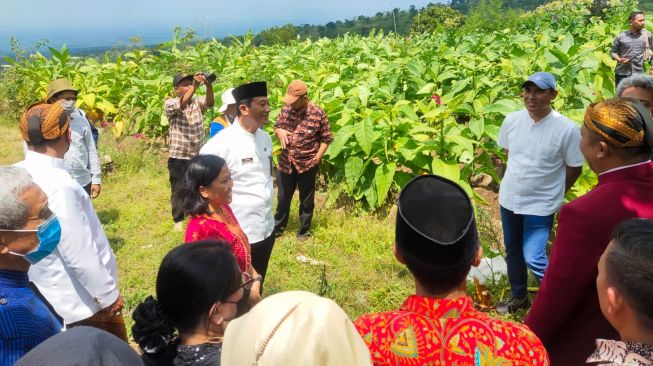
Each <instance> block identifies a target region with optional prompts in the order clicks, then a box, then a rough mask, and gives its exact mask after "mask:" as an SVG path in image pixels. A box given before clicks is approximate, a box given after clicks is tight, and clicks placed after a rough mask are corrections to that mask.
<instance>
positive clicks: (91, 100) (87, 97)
mask: <svg viewBox="0 0 653 366" xmlns="http://www.w3.org/2000/svg"><path fill="white" fill-rule="evenodd" d="M82 101H83V102H84V104H86V106H87V107H89V108H95V94H93V93H88V94H84V95H82Z"/></svg>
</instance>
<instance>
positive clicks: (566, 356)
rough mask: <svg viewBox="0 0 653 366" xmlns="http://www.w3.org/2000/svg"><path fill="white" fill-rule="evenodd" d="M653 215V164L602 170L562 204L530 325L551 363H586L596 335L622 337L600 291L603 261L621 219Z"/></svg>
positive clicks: (530, 314)
mask: <svg viewBox="0 0 653 366" xmlns="http://www.w3.org/2000/svg"><path fill="white" fill-rule="evenodd" d="M633 217H643V218H649V219H653V163H651V162H650V161H649V162H647V163H644V164H641V165H636V166H632V167H628V168H624V169H620V170H616V171H613V172H609V173H605V174H601V175H599V184H598V185H597V186H596V187H595V188H594V189H592V190H591V191H590V192H589V193H587V194H586V195H584V196H582V197H579V198H577V199H576V200H574V201H572V202H570V203H569V204H567V205H564V206H562V209H561V210H560V216H559V218H558V230H557V233H556V239H555V242H554V244H553V247H552V251H551V260H550V262H549V266H548V267H547V269H546V272H545V274H544V280H543V281H542V285H541V287H540V290H539V292H538V293H537V296H536V297H535V301H534V302H533V307H532V308H531V310H530V312H529V313H528V316H527V317H526V321H525V322H526V325H528V326H529V327H530V328H531V329H532V330H533V332H535V334H536V335H537V336H538V337H539V338H540V339H541V340H542V343H544V346H545V347H546V349H547V351H548V352H549V358H550V360H551V365H553V366H557V365H565V366H567V365H585V360H586V359H587V357H589V355H591V354H592V352H593V351H594V348H595V342H594V341H595V339H596V338H604V339H619V334H617V332H616V331H615V330H614V329H613V328H612V326H611V325H610V323H608V321H607V320H606V319H605V317H604V316H603V314H602V313H601V309H600V307H599V298H598V295H597V292H596V277H597V276H598V270H597V265H598V262H599V258H600V257H601V254H602V253H603V251H604V250H605V248H606V247H607V246H608V243H609V242H610V238H611V236H612V231H613V230H614V228H615V227H616V226H617V224H619V223H620V222H621V221H623V220H625V219H628V218H633Z"/></svg>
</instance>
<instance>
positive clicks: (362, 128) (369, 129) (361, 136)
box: [354, 118, 379, 155]
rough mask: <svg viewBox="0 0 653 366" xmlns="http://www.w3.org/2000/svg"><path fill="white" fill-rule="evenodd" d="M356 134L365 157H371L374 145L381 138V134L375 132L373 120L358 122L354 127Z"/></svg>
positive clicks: (366, 119)
mask: <svg viewBox="0 0 653 366" xmlns="http://www.w3.org/2000/svg"><path fill="white" fill-rule="evenodd" d="M354 134H355V136H356V141H358V145H359V146H360V148H361V149H362V150H363V152H365V155H369V154H370V151H371V150H372V145H373V144H374V142H375V141H376V140H377V139H378V138H379V134H378V133H377V132H375V131H374V126H373V124H372V120H371V119H369V118H365V119H363V120H362V121H360V122H358V123H357V124H356V125H355V126H354Z"/></svg>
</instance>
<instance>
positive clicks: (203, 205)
mask: <svg viewBox="0 0 653 366" xmlns="http://www.w3.org/2000/svg"><path fill="white" fill-rule="evenodd" d="M232 187H233V181H232V180H231V173H230V172H229V168H228V167H227V164H225V161H224V159H222V158H221V157H218V156H215V155H197V156H195V157H193V158H192V159H191V160H190V163H189V165H188V169H187V170H186V175H185V176H184V182H183V184H181V185H180V187H179V194H177V195H176V196H177V197H179V200H180V202H179V206H178V207H180V208H181V209H182V210H183V212H184V214H185V215H188V216H189V217H190V219H189V221H188V226H187V227H186V238H185V242H186V243H190V242H195V241H199V240H207V239H221V240H224V241H226V242H227V243H229V245H230V246H231V250H232V251H233V252H234V255H235V256H236V259H237V260H238V266H240V270H241V271H243V272H247V273H249V274H251V275H254V276H255V275H256V273H255V271H254V268H253V267H252V256H251V249H250V246H249V241H248V240H247V235H245V233H244V232H243V230H242V229H241V228H240V225H239V224H238V221H237V220H236V217H235V216H234V213H233V211H231V208H230V207H229V203H231V188H232Z"/></svg>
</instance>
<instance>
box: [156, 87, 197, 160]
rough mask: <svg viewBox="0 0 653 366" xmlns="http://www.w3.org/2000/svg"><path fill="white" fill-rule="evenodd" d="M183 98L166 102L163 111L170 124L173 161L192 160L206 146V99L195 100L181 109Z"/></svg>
mask: <svg viewBox="0 0 653 366" xmlns="http://www.w3.org/2000/svg"><path fill="white" fill-rule="evenodd" d="M180 106H181V98H179V97H177V98H172V99H168V100H166V101H165V104H164V106H163V110H164V112H165V114H166V117H168V122H169V123H170V140H169V143H170V157H171V158H173V159H190V158H192V157H193V156H195V155H197V154H198V153H199V152H200V148H201V147H202V145H203V144H204V136H205V131H204V111H205V110H206V100H205V98H204V97H198V98H193V99H192V100H191V102H190V103H189V104H188V105H187V106H186V108H184V109H183V110H181V109H180Z"/></svg>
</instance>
